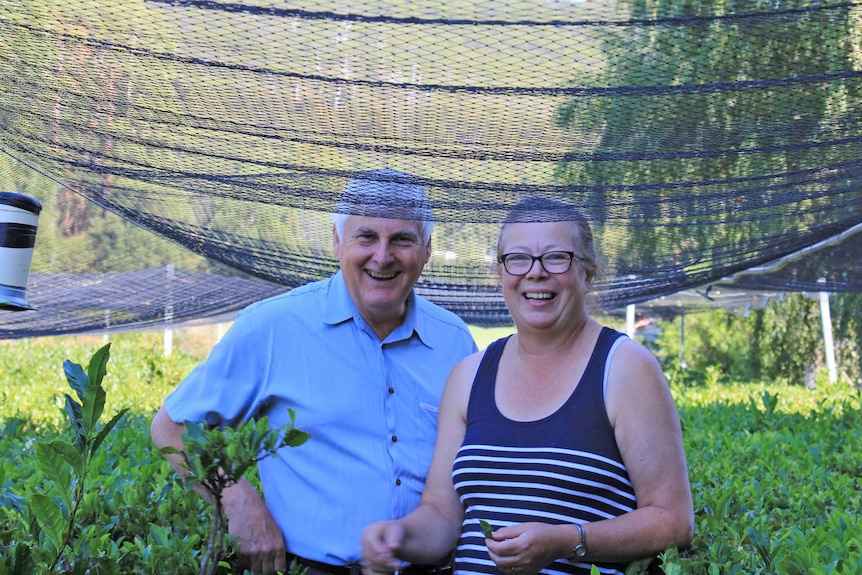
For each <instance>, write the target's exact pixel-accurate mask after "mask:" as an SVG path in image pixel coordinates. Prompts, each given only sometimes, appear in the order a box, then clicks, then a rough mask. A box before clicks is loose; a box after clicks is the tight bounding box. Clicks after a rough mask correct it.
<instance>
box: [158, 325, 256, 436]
mask: <svg viewBox="0 0 862 575" xmlns="http://www.w3.org/2000/svg"><path fill="white" fill-rule="evenodd" d="M255 315H256V314H247V313H242V314H240V315H239V316H237V319H236V321H235V322H234V324H233V325H232V326H231V327H230V329H228V331H227V332H226V333H225V334H224V336H223V337H222V339H221V341H219V343H217V344H216V345H215V346H214V347H213V349H212V351H211V352H210V355H209V357H207V359H206V361H204V362H203V363H201V364H200V365H198V366H197V367H196V368H195V369H194V370H192V372H191V373H190V374H189V375H188V376H187V377H186V378H185V379H184V380H183V381H182V382H181V383H180V385H179V386H177V388H176V389H175V390H174V391H173V392H172V393H171V394H170V395H169V396H168V397H167V398H166V399H165V409H166V410H167V412H168V414H169V415H170V417H171V419H172V420H173V421H174V422H176V423H183V422H185V421H194V422H206V423H207V424H209V425H212V426H219V427H221V426H226V425H236V424H237V423H240V422H242V421H245V420H248V419H251V418H252V417H254V415H255V414H256V413H257V412H258V411H259V410H260V408H261V406H262V405H263V404H264V403H265V402H266V396H265V394H266V387H265V385H264V380H263V377H262V373H264V371H263V369H262V366H263V365H265V363H264V362H265V355H266V353H267V349H268V348H266V347H261V345H259V344H260V342H261V341H265V340H264V339H263V338H265V337H266V335H265V333H266V327H265V326H264V325H261V323H260V322H259V321H257V318H256V317H255ZM257 315H259V314H257Z"/></svg>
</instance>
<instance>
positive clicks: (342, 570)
mask: <svg viewBox="0 0 862 575" xmlns="http://www.w3.org/2000/svg"><path fill="white" fill-rule="evenodd" d="M294 560H295V561H296V562H297V564H299V565H300V566H302V567H305V568H306V569H307V575H361V573H362V567H360V566H359V565H355V564H354V565H330V564H329V563H321V562H320V561H312V560H311V559H306V558H305V557H300V556H298V555H294V554H293V553H288V554H287V564H288V565H290V563H291V562H292V561H294ZM397 573H399V574H401V575H450V574H451V573H452V566H451V565H408V566H407V567H405V568H404V569H399V570H398V571H397Z"/></svg>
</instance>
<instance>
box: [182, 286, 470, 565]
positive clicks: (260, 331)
mask: <svg viewBox="0 0 862 575" xmlns="http://www.w3.org/2000/svg"><path fill="white" fill-rule="evenodd" d="M474 351H476V344H475V343H474V341H473V338H472V336H471V335H470V332H469V330H468V329H467V326H466V325H465V324H464V322H463V321H461V320H460V319H459V318H458V317H457V316H456V315H454V314H453V313H451V312H448V311H446V310H444V309H442V308H440V307H438V306H435V305H432V304H431V303H429V302H428V301H426V300H424V299H423V298H421V297H418V296H416V294H415V293H414V294H413V295H411V297H410V299H409V302H408V311H407V316H406V319H405V321H404V323H403V324H402V325H401V326H399V327H398V328H397V329H395V331H393V332H392V333H391V334H389V336H388V337H387V338H386V340H384V341H380V339H379V338H378V337H377V335H376V334H375V333H374V330H373V329H371V327H370V326H369V325H368V324H366V323H365V321H364V320H363V319H362V317H361V316H360V315H359V312H358V311H357V309H356V306H355V305H354V304H353V301H352V300H351V299H350V297H349V295H348V292H347V288H346V286H345V284H344V280H343V278H342V276H341V273H340V272H339V273H338V274H336V275H334V276H333V277H331V278H329V279H327V280H323V281H319V282H315V283H312V284H308V285H306V286H303V287H300V288H297V289H294V290H292V291H291V292H289V293H287V294H284V295H280V296H276V297H273V298H270V299H268V300H264V301H262V302H258V303H255V304H252V305H251V306H249V307H247V308H246V309H245V310H243V311H242V312H240V314H238V315H237V318H236V321H235V322H234V324H233V326H231V328H230V329H229V330H228V331H227V333H226V334H225V335H224V337H223V338H222V340H221V341H220V342H219V343H218V344H217V345H216V346H215V347H214V348H213V350H212V352H211V353H210V356H209V357H208V358H207V360H206V361H205V362H204V363H202V364H201V365H200V366H198V367H197V368H195V370H193V371H192V373H191V374H189V376H188V377H187V378H186V379H185V380H184V381H183V382H182V383H181V384H180V385H179V387H178V388H177V389H176V390H175V391H174V392H173V393H172V394H171V395H170V396H169V397H168V398H167V400H166V401H165V407H166V409H167V412H168V413H169V414H170V416H171V418H172V419H173V420H174V421H175V422H178V423H181V422H183V421H204V420H206V421H208V422H209V423H210V424H212V425H222V424H225V425H231V424H235V423H237V422H239V421H242V420H246V419H248V418H250V417H253V416H255V415H266V416H268V417H269V420H270V424H271V425H272V426H274V427H279V426H281V425H282V424H284V423H285V422H287V421H288V418H289V416H288V412H287V409H288V407H290V408H293V409H294V410H295V411H296V422H295V424H296V427H297V428H299V429H301V430H303V431H307V432H309V433H310V434H311V438H310V439H309V440H308V441H307V442H306V443H305V444H304V445H302V446H300V447H296V448H285V449H283V450H282V451H281V452H280V453H279V455H278V456H276V457H270V458H267V459H265V460H264V461H262V462H261V463H260V465H259V471H260V477H261V483H262V485H263V490H264V494H265V497H266V501H267V505H268V507H269V508H270V511H271V512H272V514H273V517H274V518H275V520H276V521H277V522H278V524H279V526H280V527H281V530H282V532H283V534H284V537H285V540H286V542H287V547H288V550H289V551H290V552H292V553H295V554H297V555H300V556H302V557H305V558H307V559H312V560H315V561H323V562H325V563H331V564H334V565H341V564H347V563H354V562H358V561H359V558H360V550H359V539H360V536H361V533H362V529H363V528H364V527H365V526H366V525H368V524H369V523H372V522H374V521H379V520H382V519H394V518H398V517H402V516H404V515H406V514H407V513H409V512H410V511H412V510H413V509H414V508H415V507H416V506H417V505H418V504H419V498H420V496H421V494H422V488H423V485H424V482H425V478H426V474H427V471H428V465H429V463H430V461H431V454H432V451H433V448H434V439H435V434H436V428H437V409H438V405H439V402H440V396H441V394H442V391H443V386H444V383H445V381H446V378H447V376H448V374H449V371H450V370H451V369H452V368H453V367H454V366H455V364H456V363H457V362H458V361H459V360H461V359H462V358H464V357H465V356H467V355H469V354H470V353H472V352H474Z"/></svg>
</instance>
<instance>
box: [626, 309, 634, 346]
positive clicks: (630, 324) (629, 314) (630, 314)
mask: <svg viewBox="0 0 862 575" xmlns="http://www.w3.org/2000/svg"><path fill="white" fill-rule="evenodd" d="M626 335H627V336H629V337H630V338H632V339H634V337H635V304H633V303H631V304H629V305H627V306H626Z"/></svg>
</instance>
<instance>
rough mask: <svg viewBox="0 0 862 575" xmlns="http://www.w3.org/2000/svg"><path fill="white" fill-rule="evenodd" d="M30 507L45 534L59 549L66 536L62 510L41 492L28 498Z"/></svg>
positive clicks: (56, 548)
mask: <svg viewBox="0 0 862 575" xmlns="http://www.w3.org/2000/svg"><path fill="white" fill-rule="evenodd" d="M30 508H31V509H32V510H33V514H34V515H35V516H36V519H37V520H38V521H39V524H40V525H41V526H42V531H43V532H44V533H45V536H46V537H47V538H48V540H49V541H50V542H51V543H52V544H53V546H54V549H55V550H56V551H58V552H59V551H60V548H61V546H62V545H63V540H64V539H65V537H66V524H67V522H66V519H65V517H63V511H62V510H61V509H60V507H59V506H58V505H57V504H56V503H54V501H53V500H52V499H51V498H50V497H48V496H47V495H45V494H43V493H34V494H33V495H32V497H31V498H30Z"/></svg>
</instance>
